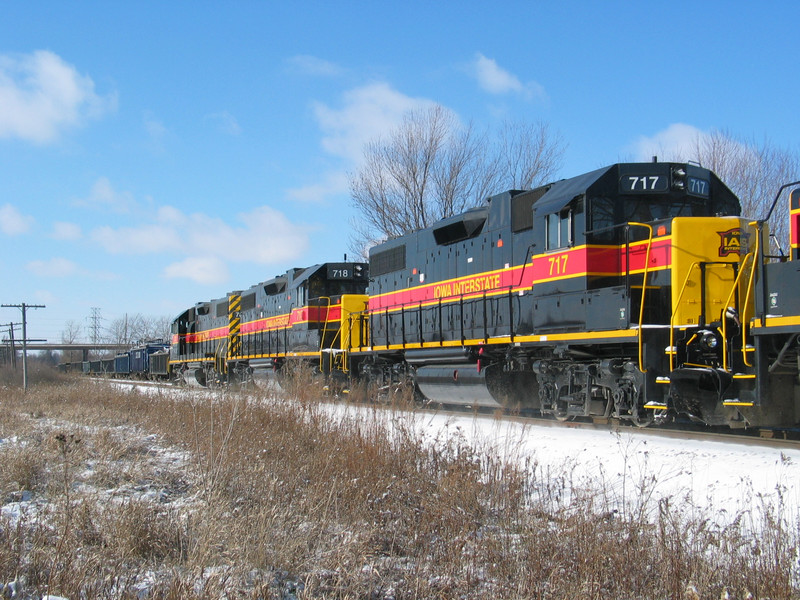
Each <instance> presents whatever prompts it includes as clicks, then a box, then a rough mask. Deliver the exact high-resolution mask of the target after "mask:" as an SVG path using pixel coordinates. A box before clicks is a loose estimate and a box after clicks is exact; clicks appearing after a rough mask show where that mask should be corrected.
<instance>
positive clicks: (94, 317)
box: [89, 307, 102, 344]
mask: <svg viewBox="0 0 800 600" xmlns="http://www.w3.org/2000/svg"><path fill="white" fill-rule="evenodd" d="M91 310H92V314H91V315H90V316H89V330H90V331H91V332H92V344H99V343H100V321H101V320H102V317H101V316H100V309H99V308H97V307H92V309H91Z"/></svg>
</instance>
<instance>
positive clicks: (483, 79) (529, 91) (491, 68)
mask: <svg viewBox="0 0 800 600" xmlns="http://www.w3.org/2000/svg"><path fill="white" fill-rule="evenodd" d="M470 70H471V72H472V74H473V75H474V77H475V78H476V79H477V80H478V85H479V86H480V87H481V89H483V90H484V91H486V92H489V93H490V94H495V95H502V94H521V95H523V96H525V97H526V98H528V99H531V98H544V97H545V91H544V88H543V87H542V86H541V85H540V84H538V83H536V82H535V81H529V82H528V83H522V81H520V79H519V78H518V77H517V76H516V75H513V74H512V73H510V72H508V71H506V70H505V69H503V68H502V67H500V65H498V64H497V61H495V60H494V59H492V58H487V57H485V56H484V55H483V54H481V53H480V52H479V53H478V54H476V55H475V60H474V62H473V63H472V65H471V69H470Z"/></svg>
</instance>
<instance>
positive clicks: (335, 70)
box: [286, 54, 344, 77]
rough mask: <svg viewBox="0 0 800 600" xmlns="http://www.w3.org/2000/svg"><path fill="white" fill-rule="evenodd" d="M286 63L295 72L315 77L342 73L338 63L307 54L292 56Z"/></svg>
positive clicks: (335, 75)
mask: <svg viewBox="0 0 800 600" xmlns="http://www.w3.org/2000/svg"><path fill="white" fill-rule="evenodd" d="M286 63H287V64H288V65H289V67H290V68H291V69H292V70H293V71H295V72H298V73H302V74H305V75H313V76H316V77H338V76H339V75H341V74H342V73H344V69H343V68H342V67H340V66H339V65H337V64H335V63H332V62H330V61H327V60H324V59H322V58H317V57H316V56H309V55H307V54H301V55H298V56H292V57H291V58H289V59H287V61H286Z"/></svg>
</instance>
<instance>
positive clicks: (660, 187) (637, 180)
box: [619, 173, 669, 194]
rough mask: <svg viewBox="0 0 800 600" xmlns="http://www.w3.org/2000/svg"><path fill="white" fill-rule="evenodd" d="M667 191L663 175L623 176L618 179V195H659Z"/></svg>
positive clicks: (665, 178)
mask: <svg viewBox="0 0 800 600" xmlns="http://www.w3.org/2000/svg"><path fill="white" fill-rule="evenodd" d="M668 190H669V177H668V176H667V175H665V174H663V173H662V174H647V173H642V174H640V175H638V174H637V175H623V176H622V177H620V178H619V193H620V194H660V193H663V192H666V191H668Z"/></svg>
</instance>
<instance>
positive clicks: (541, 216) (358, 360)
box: [169, 162, 800, 427]
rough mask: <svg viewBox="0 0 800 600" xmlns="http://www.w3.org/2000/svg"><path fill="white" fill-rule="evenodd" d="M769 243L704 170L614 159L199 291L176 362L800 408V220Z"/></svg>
mask: <svg viewBox="0 0 800 600" xmlns="http://www.w3.org/2000/svg"><path fill="white" fill-rule="evenodd" d="M791 197H792V203H793V204H792V217H791V218H792V232H793V233H792V236H793V237H792V256H791V257H774V256H770V254H769V252H768V250H767V248H768V242H769V238H768V232H767V228H766V225H765V222H764V221H751V220H749V219H746V218H743V217H741V216H740V212H741V211H740V204H739V200H738V199H737V198H736V196H735V195H734V194H733V193H732V192H731V191H730V190H729V189H728V188H727V187H726V186H725V184H724V183H723V182H722V181H721V180H720V179H719V178H718V177H717V176H716V175H715V174H714V173H713V172H711V171H709V170H707V169H704V168H701V167H699V166H697V165H693V164H686V163H659V162H652V163H621V164H615V165H611V166H609V167H605V168H602V169H598V170H596V171H592V172H590V173H586V174H583V175H580V176H578V177H574V178H571V179H564V180H561V181H556V182H553V183H551V184H548V185H545V186H542V187H539V188H537V189H533V190H511V191H507V192H504V193H502V194H498V195H496V196H493V197H491V198H489V199H488V200H487V201H486V202H485V203H484V204H483V205H481V206H478V207H475V208H472V209H470V210H467V211H466V212H464V213H462V214H459V215H455V216H453V217H450V218H447V219H444V220H442V221H440V222H438V223H436V224H434V225H433V226H431V227H429V228H426V229H422V230H418V231H414V232H411V233H409V234H407V235H403V236H400V237H397V238H394V239H390V240H387V241H386V242H384V243H381V244H378V245H377V246H375V247H373V248H372V249H371V250H370V252H369V263H368V264H366V263H357V262H356V263H353V262H340V263H324V264H319V265H315V266H312V267H309V268H306V269H292V270H290V271H288V272H287V273H286V274H284V275H281V276H279V277H276V278H274V279H271V280H269V281H265V282H263V283H259V284H257V285H255V286H253V287H251V288H249V289H248V290H245V291H236V292H232V293H230V294H228V295H226V296H225V297H223V298H220V299H217V300H213V301H209V302H201V303H198V304H197V305H195V306H193V307H191V308H189V309H188V310H186V311H184V312H183V313H181V315H179V316H178V317H177V318H176V319H175V321H174V322H173V325H172V335H173V338H172V346H171V350H170V357H169V369H170V372H171V374H172V376H173V377H174V378H177V379H180V380H181V381H184V382H189V383H193V384H199V385H215V384H221V383H230V382H240V383H241V382H248V381H251V380H257V379H260V375H265V376H271V375H273V374H275V375H278V376H279V375H280V374H281V373H283V372H285V371H286V370H287V369H289V368H290V367H291V365H293V364H298V363H306V364H309V365H311V366H313V368H314V369H315V370H317V371H319V372H320V373H322V374H324V375H326V376H328V377H335V378H337V379H338V380H339V381H342V382H345V384H344V385H345V386H346V385H349V384H352V383H354V382H360V383H366V384H369V385H372V386H374V387H375V388H378V389H384V390H385V389H394V388H402V387H406V388H409V389H413V390H414V391H415V392H416V393H417V394H418V395H420V396H421V397H424V398H426V399H428V400H430V401H436V402H445V403H460V404H469V405H473V406H489V407H524V408H530V409H533V410H538V411H540V412H541V413H543V414H549V415H553V416H554V417H556V418H558V419H572V418H577V417H592V418H607V419H611V418H613V419H621V420H627V421H630V422H633V423H635V424H637V425H648V424H650V423H653V422H654V421H659V420H663V419H666V418H668V417H670V416H671V415H685V416H688V417H689V418H691V419H694V420H696V421H700V422H703V423H707V424H712V425H721V424H723V425H729V426H735V427H738V426H759V427H772V426H781V427H786V426H793V425H794V424H795V423H796V422H797V420H798V414H799V411H800V408H799V407H800V402H798V383H797V378H798V352H797V341H798V333H800V305H798V302H800V301H798V299H797V298H798V296H797V294H796V291H795V290H797V289H798V288H797V284H798V270H799V269H798V265H800V260H798V256H797V255H798V247H800V243H798V234H797V231H798V230H799V229H800V228H799V227H798V221H800V207H799V206H798V205H800V192H794V193H792V195H791Z"/></svg>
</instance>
